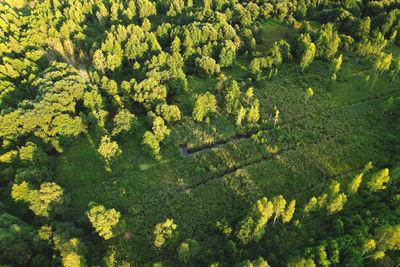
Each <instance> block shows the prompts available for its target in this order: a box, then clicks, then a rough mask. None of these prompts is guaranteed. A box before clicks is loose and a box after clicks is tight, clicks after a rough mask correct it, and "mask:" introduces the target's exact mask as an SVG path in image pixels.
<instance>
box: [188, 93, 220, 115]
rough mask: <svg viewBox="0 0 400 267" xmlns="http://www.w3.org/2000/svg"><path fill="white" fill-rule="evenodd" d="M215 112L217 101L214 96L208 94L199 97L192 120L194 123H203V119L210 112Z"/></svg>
mask: <svg viewBox="0 0 400 267" xmlns="http://www.w3.org/2000/svg"><path fill="white" fill-rule="evenodd" d="M216 111H217V100H216V99H215V96H214V95H212V94H210V93H209V92H207V93H205V94H203V95H199V96H198V97H197V99H196V103H195V104H194V108H193V113H192V116H193V119H194V120H195V121H199V122H201V121H203V118H204V117H205V116H207V115H208V114H209V113H211V112H216Z"/></svg>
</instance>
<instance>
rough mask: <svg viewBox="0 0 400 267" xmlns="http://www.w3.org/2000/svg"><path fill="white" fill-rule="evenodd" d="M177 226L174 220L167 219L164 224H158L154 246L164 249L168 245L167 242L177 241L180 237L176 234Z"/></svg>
mask: <svg viewBox="0 0 400 267" xmlns="http://www.w3.org/2000/svg"><path fill="white" fill-rule="evenodd" d="M176 228H177V225H176V224H175V223H174V219H167V220H165V222H163V223H158V224H157V225H156V227H155V229H154V245H155V246H156V248H162V247H164V246H166V245H167V243H166V242H167V241H168V240H170V241H175V239H176V238H177V237H178V236H177V232H176Z"/></svg>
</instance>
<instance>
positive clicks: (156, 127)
mask: <svg viewBox="0 0 400 267" xmlns="http://www.w3.org/2000/svg"><path fill="white" fill-rule="evenodd" d="M152 129H153V133H154V136H155V138H156V139H157V140H158V141H159V142H161V141H162V140H164V138H165V136H168V135H169V134H170V133H171V130H169V129H168V128H167V126H165V125H164V120H163V119H162V118H161V117H159V116H156V117H155V118H154V120H153V128H152Z"/></svg>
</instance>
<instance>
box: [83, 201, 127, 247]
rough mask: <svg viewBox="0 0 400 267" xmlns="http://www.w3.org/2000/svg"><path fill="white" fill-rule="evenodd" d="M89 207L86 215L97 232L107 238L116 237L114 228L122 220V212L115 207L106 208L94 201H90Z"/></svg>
mask: <svg viewBox="0 0 400 267" xmlns="http://www.w3.org/2000/svg"><path fill="white" fill-rule="evenodd" d="M89 208H90V209H89V210H88V211H87V212H86V216H87V217H88V218H89V221H90V223H91V224H92V226H93V227H94V229H95V230H96V232H97V233H98V234H99V235H100V236H101V237H103V238H104V239H105V240H107V239H110V238H112V237H114V236H115V233H114V229H115V228H116V226H117V224H118V223H119V221H120V220H119V219H120V217H121V214H120V213H119V212H118V211H116V210H115V209H106V208H105V207H104V206H103V205H98V204H97V203H94V202H91V203H89Z"/></svg>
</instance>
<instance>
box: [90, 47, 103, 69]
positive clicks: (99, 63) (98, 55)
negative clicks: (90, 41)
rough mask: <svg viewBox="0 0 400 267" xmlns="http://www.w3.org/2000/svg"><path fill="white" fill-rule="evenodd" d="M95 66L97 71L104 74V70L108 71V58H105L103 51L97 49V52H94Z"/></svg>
mask: <svg viewBox="0 0 400 267" xmlns="http://www.w3.org/2000/svg"><path fill="white" fill-rule="evenodd" d="M93 66H94V68H95V69H96V70H98V71H100V72H101V73H104V70H105V69H106V58H105V57H104V54H103V52H102V51H101V49H97V50H96V52H94V55H93Z"/></svg>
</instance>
